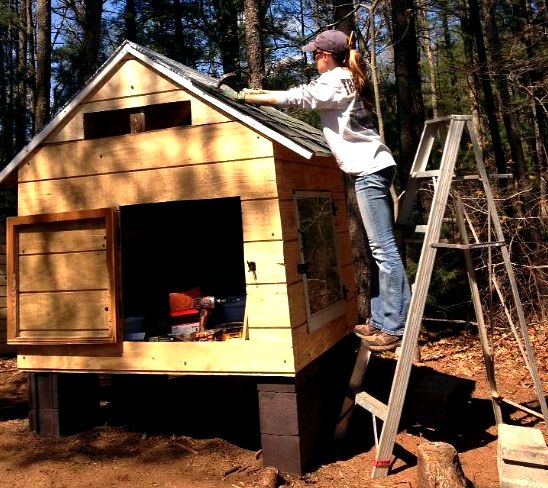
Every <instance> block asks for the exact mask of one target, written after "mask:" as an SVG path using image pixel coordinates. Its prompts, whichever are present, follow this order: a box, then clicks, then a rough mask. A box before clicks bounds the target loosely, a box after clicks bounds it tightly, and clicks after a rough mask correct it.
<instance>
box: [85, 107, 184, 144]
mask: <svg viewBox="0 0 548 488" xmlns="http://www.w3.org/2000/svg"><path fill="white" fill-rule="evenodd" d="M191 123H192V118H191V113H190V101H184V102H170V103H160V104H157V105H148V106H146V107H133V108H123V109H119V110H104V111H102V112H90V113H86V114H84V138H85V139H98V138H100V137H111V136H121V135H123V134H133V133H137V132H144V131H149V130H158V129H167V128H169V127H180V126H184V125H190V124H191Z"/></svg>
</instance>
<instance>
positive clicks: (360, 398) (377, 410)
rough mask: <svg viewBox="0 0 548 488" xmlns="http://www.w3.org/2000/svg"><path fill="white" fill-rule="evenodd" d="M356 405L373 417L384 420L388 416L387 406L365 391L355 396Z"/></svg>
mask: <svg viewBox="0 0 548 488" xmlns="http://www.w3.org/2000/svg"><path fill="white" fill-rule="evenodd" d="M355 403H356V405H359V406H360V407H363V408H365V409H366V410H367V411H368V412H371V413H372V414H373V415H374V416H375V417H377V418H379V419H381V420H386V416H387V414H388V406H387V405H386V404H385V403H382V402H381V401H380V400H378V399H376V398H375V397H374V396H372V395H370V394H369V393H367V392H365V391H361V392H360V393H358V394H357V395H356V400H355Z"/></svg>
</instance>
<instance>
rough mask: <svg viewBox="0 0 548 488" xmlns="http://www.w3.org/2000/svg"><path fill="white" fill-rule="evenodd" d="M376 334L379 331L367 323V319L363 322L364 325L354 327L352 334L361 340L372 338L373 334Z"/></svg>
mask: <svg viewBox="0 0 548 488" xmlns="http://www.w3.org/2000/svg"><path fill="white" fill-rule="evenodd" d="M378 332H379V329H377V328H376V327H373V326H372V325H371V323H370V322H369V319H367V320H366V321H365V324H358V325H355V326H354V334H356V335H357V336H358V337H361V338H366V337H369V336H372V335H373V334H377V333H378Z"/></svg>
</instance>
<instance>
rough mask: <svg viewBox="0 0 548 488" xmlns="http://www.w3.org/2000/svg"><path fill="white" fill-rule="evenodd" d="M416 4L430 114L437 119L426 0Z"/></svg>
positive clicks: (432, 55)
mask: <svg viewBox="0 0 548 488" xmlns="http://www.w3.org/2000/svg"><path fill="white" fill-rule="evenodd" d="M417 6H418V7H419V16H418V18H419V25H420V39H421V44H422V49H423V51H424V54H425V56H426V59H427V61H428V71H429V77H428V86H429V87H430V103H431V104H432V116H433V117H434V118H435V119H437V118H438V117H439V111H438V87H437V76H436V65H435V63H434V53H433V52H432V46H431V41H430V30H429V29H430V26H429V25H428V17H427V15H426V13H427V5H426V0H417Z"/></svg>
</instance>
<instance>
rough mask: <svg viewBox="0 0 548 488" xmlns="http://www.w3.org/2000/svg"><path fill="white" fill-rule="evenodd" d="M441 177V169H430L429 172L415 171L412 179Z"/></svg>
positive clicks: (411, 176) (411, 175)
mask: <svg viewBox="0 0 548 488" xmlns="http://www.w3.org/2000/svg"><path fill="white" fill-rule="evenodd" d="M439 175H440V170H439V169H429V170H427V171H413V172H412V173H411V174H410V175H409V176H410V178H437V177H438V176H439Z"/></svg>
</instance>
